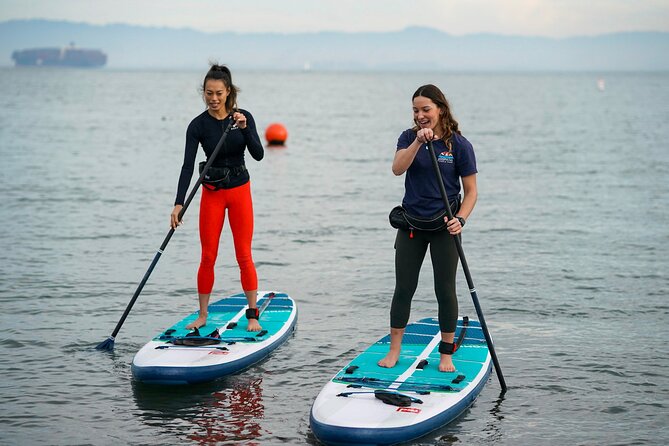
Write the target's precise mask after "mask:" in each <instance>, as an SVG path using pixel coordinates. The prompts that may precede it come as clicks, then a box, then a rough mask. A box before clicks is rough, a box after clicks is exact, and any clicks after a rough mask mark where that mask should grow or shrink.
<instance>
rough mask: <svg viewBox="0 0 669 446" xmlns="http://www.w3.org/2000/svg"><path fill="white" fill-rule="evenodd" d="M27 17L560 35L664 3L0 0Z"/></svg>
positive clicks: (618, 27)
mask: <svg viewBox="0 0 669 446" xmlns="http://www.w3.org/2000/svg"><path fill="white" fill-rule="evenodd" d="M34 18H43V19H53V20H69V21H75V22H86V23H93V24H108V23H128V24H134V25H147V26H165V27H171V28H193V29H197V30H200V31H208V32H220V31H236V32H270V31H271V32H280V33H296V32H305V31H394V30H401V29H404V28H406V27H407V26H427V27H431V28H436V29H439V30H442V31H445V32H448V33H451V34H455V35H463V34H473V33H481V32H489V33H499V34H513V35H535V36H548V37H568V36H578V35H595V34H603V33H610V32H618V31H669V0H238V1H230V0H108V1H103V0H101V1H98V0H0V21H6V20H11V19H34ZM426 49H427V48H426Z"/></svg>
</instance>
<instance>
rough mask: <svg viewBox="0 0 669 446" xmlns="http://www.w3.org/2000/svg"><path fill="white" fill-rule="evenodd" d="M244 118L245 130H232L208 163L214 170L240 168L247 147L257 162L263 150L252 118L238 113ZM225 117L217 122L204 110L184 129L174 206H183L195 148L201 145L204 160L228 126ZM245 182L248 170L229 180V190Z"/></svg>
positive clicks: (192, 167)
mask: <svg viewBox="0 0 669 446" xmlns="http://www.w3.org/2000/svg"><path fill="white" fill-rule="evenodd" d="M238 111H239V112H241V113H244V115H245V116H246V128H244V129H240V128H238V127H232V128H231V129H230V131H229V132H228V136H227V137H226V139H225V142H224V143H223V147H221V150H219V152H218V155H217V156H216V159H215V160H214V162H213V163H212V166H215V167H239V166H244V151H245V149H246V148H247V147H248V149H249V153H250V154H251V156H252V157H253V159H255V160H256V161H260V160H261V159H262V158H263V156H264V154H265V150H264V149H263V146H262V143H261V142H260V137H259V136H258V131H257V130H256V123H255V121H254V120H253V116H251V113H249V112H248V111H246V110H241V109H240V110H238ZM230 119H232V117H230V116H228V117H226V118H225V119H223V120H220V121H219V120H218V119H216V118H214V117H213V116H211V115H210V114H209V112H208V111H206V110H205V111H204V112H203V113H202V114H200V115H198V116H197V117H195V118H194V119H193V120H192V121H191V123H190V124H189V125H188V129H187V130H186V150H185V153H184V163H183V165H182V166H181V175H180V176H179V185H178V186H177V196H176V200H175V201H174V204H175V205H177V204H184V201H185V199H186V191H187V189H188V185H189V184H190V180H191V178H192V177H193V171H194V170H195V158H196V157H197V148H198V146H199V145H202V148H203V149H204V153H205V154H206V155H207V159H209V157H210V156H211V154H212V153H213V152H214V149H215V148H216V144H218V141H219V140H220V139H221V136H223V131H224V129H225V128H226V127H227V126H228V123H229V120H230ZM248 181H249V174H248V171H244V173H243V174H240V175H238V176H236V177H235V178H232V179H231V183H230V185H229V187H237V186H241V185H242V184H245V183H246V182H248Z"/></svg>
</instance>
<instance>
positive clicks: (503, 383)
mask: <svg viewBox="0 0 669 446" xmlns="http://www.w3.org/2000/svg"><path fill="white" fill-rule="evenodd" d="M427 146H428V148H429V152H430V157H431V158H432V166H433V167H434V173H435V175H436V176H437V184H438V185H439V191H440V192H441V198H442V199H443V200H444V205H445V206H446V213H447V214H448V219H449V220H452V219H453V218H454V217H453V212H452V211H451V206H450V204H449V202H448V195H447V194H446V187H445V186H444V180H443V179H442V178H441V170H440V169H439V162H438V161H437V155H436V154H435V153H434V147H433V146H432V141H429V142H428V143H427ZM453 241H454V242H455V247H456V248H457V250H458V256H460V263H461V264H462V269H463V271H464V272H465V278H466V279H467V286H469V292H470V294H471V295H472V300H473V301H474V308H476V315H477V316H478V318H479V322H480V324H481V329H482V330H483V335H484V336H485V340H486V342H487V343H488V350H490V356H491V358H492V363H493V365H494V366H495V372H496V373H497V378H498V379H499V383H500V385H501V386H502V392H506V381H504V375H502V368H501V367H500V365H499V361H498V360H497V354H496V353H495V346H494V345H493V343H492V338H491V337H490V333H489V332H488V326H487V324H486V322H485V318H484V317H483V310H481V305H480V304H479V299H478V296H477V295H476V288H475V287H474V281H473V280H472V275H471V274H470V273H469V267H468V266H467V259H465V252H464V251H463V249H462V242H461V240H460V237H459V236H457V235H454V236H453Z"/></svg>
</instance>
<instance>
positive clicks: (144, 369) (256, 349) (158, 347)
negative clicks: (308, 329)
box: [132, 291, 297, 384]
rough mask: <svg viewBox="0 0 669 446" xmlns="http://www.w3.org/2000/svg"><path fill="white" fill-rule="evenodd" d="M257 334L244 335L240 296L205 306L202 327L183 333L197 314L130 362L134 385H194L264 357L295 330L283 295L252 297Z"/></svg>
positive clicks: (290, 307)
mask: <svg viewBox="0 0 669 446" xmlns="http://www.w3.org/2000/svg"><path fill="white" fill-rule="evenodd" d="M257 304H258V310H259V312H260V317H259V319H258V322H259V323H260V325H261V326H262V330H261V331H259V332H251V331H246V328H247V322H248V321H247V319H246V309H247V308H248V306H247V302H246V297H245V296H244V294H243V293H240V294H235V295H233V296H229V297H226V298H224V299H221V300H219V301H217V302H214V303H212V304H210V305H209V310H208V311H209V315H208V318H207V325H205V326H204V327H201V328H200V329H199V330H188V329H186V325H188V324H190V323H191V322H193V321H194V320H195V319H197V317H198V312H195V313H193V314H190V315H188V316H187V317H185V318H184V319H182V320H181V321H179V322H177V323H176V324H174V325H172V326H171V327H169V328H168V329H167V330H165V331H163V332H162V333H159V334H158V335H157V336H156V337H154V338H153V339H152V340H151V341H149V342H148V343H147V344H146V345H145V346H144V347H142V348H141V350H139V351H138V352H137V354H136V355H135V358H134V359H133V360H132V374H133V377H134V378H135V379H136V380H137V381H141V382H146V383H155V384H194V383H199V382H205V381H212V380H215V379H217V378H221V377H223V376H226V375H230V374H233V373H236V372H239V371H241V370H243V369H245V368H247V367H249V366H251V365H253V364H255V363H256V362H258V361H261V360H262V359H264V358H265V357H267V356H268V355H269V354H270V353H271V352H272V351H273V350H274V349H276V348H277V347H278V346H280V345H281V344H282V343H283V342H284V341H286V339H288V337H289V336H290V335H291V334H292V333H293V331H294V330H295V323H296V321H297V307H296V305H295V301H293V299H292V298H291V297H290V296H288V295H287V294H284V293H275V292H270V291H259V292H258V302H257Z"/></svg>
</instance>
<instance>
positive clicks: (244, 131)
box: [170, 65, 264, 331]
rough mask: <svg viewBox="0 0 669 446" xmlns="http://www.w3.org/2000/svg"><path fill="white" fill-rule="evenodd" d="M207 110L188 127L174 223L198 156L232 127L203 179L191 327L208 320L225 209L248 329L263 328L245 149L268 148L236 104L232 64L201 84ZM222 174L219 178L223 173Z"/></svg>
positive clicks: (258, 153)
mask: <svg viewBox="0 0 669 446" xmlns="http://www.w3.org/2000/svg"><path fill="white" fill-rule="evenodd" d="M202 89H203V97H204V100H205V102H206V104H207V110H205V111H204V112H203V113H201V114H200V115H198V116H196V117H195V118H194V119H193V120H192V121H191V123H190V124H189V126H188V129H187V130H186V149H185V154H184V162H183V166H182V167H181V175H180V176H179V184H178V187H177V195H176V199H175V202H174V209H173V210H172V214H171V215H170V225H171V226H172V228H176V227H177V226H178V225H179V224H181V222H180V221H179V213H180V212H181V209H182V208H183V204H184V200H185V197H186V190H187V189H188V184H189V183H190V181H191V177H192V176H193V171H194V170H195V158H196V156H197V150H198V147H199V146H200V145H201V146H202V148H203V150H204V152H205V154H206V155H207V159H209V157H210V156H211V154H212V153H213V151H214V149H215V147H216V145H217V144H218V141H219V140H220V139H221V136H222V135H223V131H224V129H225V128H227V127H228V124H229V123H230V120H233V121H234V125H233V126H232V127H231V128H230V130H229V133H228V135H227V137H226V139H225V143H224V144H223V146H221V149H220V151H219V152H218V155H217V156H216V159H215V160H214V161H213V162H212V164H211V167H210V170H209V171H208V173H207V176H208V177H210V178H211V179H212V180H214V183H213V184H212V183H209V184H208V182H207V181H204V183H203V184H202V198H201V201H200V242H201V244H202V257H201V260H200V267H199V269H198V272H197V288H198V300H199V305H200V313H199V315H198V318H197V319H196V320H195V321H193V322H192V323H190V324H189V325H188V326H187V328H200V327H202V326H204V325H206V323H207V315H208V308H209V297H210V295H211V291H212V289H213V286H214V264H215V263H216V257H217V256H218V244H219V240H220V237H221V231H222V230H223V224H224V222H225V217H226V211H227V217H228V220H229V223H230V229H231V230H232V238H233V242H234V246H235V257H236V258H237V264H238V265H239V270H240V277H241V284H242V289H243V290H244V294H245V295H246V299H247V302H248V306H249V308H248V310H247V311H246V317H247V319H248V325H247V330H248V331H259V330H261V327H260V325H259V324H258V308H257V305H256V302H257V298H258V276H257V273H256V268H255V264H254V263H253V257H252V256H251V241H252V239H253V202H252V199H251V183H250V180H249V173H248V171H247V170H246V165H245V163H244V153H245V151H246V150H247V149H248V151H249V153H250V154H251V156H252V157H253V159H255V160H256V161H260V160H261V159H262V158H263V155H264V149H263V146H262V143H261V142H260V137H259V136H258V132H257V130H256V126H255V122H254V120H253V116H251V113H249V112H248V111H246V110H242V109H237V91H238V89H237V87H235V85H234V84H233V83H232V75H231V74H230V70H229V69H228V68H227V67H225V66H219V65H212V67H211V69H210V70H209V72H208V73H207V74H206V76H205V78H204V82H203V85H202ZM219 177H220V178H219Z"/></svg>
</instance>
